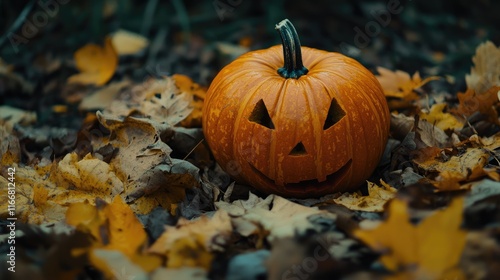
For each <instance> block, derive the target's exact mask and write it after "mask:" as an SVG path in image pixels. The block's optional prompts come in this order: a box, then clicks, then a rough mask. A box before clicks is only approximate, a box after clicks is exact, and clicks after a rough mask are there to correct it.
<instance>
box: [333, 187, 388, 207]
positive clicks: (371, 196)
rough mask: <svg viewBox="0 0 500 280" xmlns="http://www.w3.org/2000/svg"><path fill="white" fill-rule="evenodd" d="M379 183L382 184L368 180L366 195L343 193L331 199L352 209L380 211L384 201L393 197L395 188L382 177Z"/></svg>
mask: <svg viewBox="0 0 500 280" xmlns="http://www.w3.org/2000/svg"><path fill="white" fill-rule="evenodd" d="M380 183H381V185H382V186H377V184H375V183H372V182H368V195H367V196H363V195H361V194H360V193H359V192H355V193H343V194H342V195H341V196H339V197H337V198H334V199H333V201H334V202H335V203H337V204H340V205H344V206H345V207H347V208H349V209H351V210H354V211H369V212H382V211H384V205H385V203H386V202H387V201H389V200H391V199H392V198H394V196H395V195H396V192H397V190H396V189H395V188H393V187H391V186H390V185H388V184H387V183H385V182H384V181H383V180H382V179H381V180H380Z"/></svg>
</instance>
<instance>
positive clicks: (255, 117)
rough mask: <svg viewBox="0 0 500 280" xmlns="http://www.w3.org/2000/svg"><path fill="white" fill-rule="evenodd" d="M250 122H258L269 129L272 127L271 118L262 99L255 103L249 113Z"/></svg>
mask: <svg viewBox="0 0 500 280" xmlns="http://www.w3.org/2000/svg"><path fill="white" fill-rule="evenodd" d="M248 119H249V120H250V121H251V122H255V123H258V124H260V125H263V126H265V127H267V128H269V129H274V123H273V120H271V117H270V116H269V112H268V111H267V108H266V104H264V100H262V99H261V100H259V102H257V104H255V108H253V111H252V113H251V114H250V118H248Z"/></svg>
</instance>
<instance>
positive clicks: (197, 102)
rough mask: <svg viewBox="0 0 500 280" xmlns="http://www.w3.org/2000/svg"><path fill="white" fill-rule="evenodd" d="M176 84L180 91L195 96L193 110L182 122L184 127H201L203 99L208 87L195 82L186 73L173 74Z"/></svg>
mask: <svg viewBox="0 0 500 280" xmlns="http://www.w3.org/2000/svg"><path fill="white" fill-rule="evenodd" d="M172 79H173V80H174V81H175V85H176V86H177V87H178V88H179V90H180V92H187V93H189V94H190V95H192V96H193V99H192V101H191V107H192V108H193V111H192V112H191V113H190V114H189V116H187V118H185V119H184V120H182V121H181V122H180V125H181V126H183V127H201V116H202V108H203V101H204V100H205V96H206V89H205V88H203V87H201V86H200V85H198V84H197V83H194V82H193V80H192V79H191V78H189V77H188V76H186V75H179V74H175V75H172Z"/></svg>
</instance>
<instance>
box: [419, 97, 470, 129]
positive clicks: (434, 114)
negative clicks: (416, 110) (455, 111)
mask: <svg viewBox="0 0 500 280" xmlns="http://www.w3.org/2000/svg"><path fill="white" fill-rule="evenodd" d="M445 108H446V103H439V104H434V105H432V107H431V109H430V111H429V113H424V112H422V113H420V118H421V119H422V120H427V121H428V122H430V123H431V124H433V125H435V126H437V127H439V128H440V129H442V130H447V129H452V130H453V129H461V128H462V127H463V126H464V125H463V123H461V122H460V121H459V120H458V119H457V118H455V116H453V115H452V114H450V113H443V110H444V109H445Z"/></svg>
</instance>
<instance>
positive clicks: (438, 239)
mask: <svg viewBox="0 0 500 280" xmlns="http://www.w3.org/2000/svg"><path fill="white" fill-rule="evenodd" d="M463 203H464V199H463V198H457V199H454V200H453V201H452V202H451V203H450V205H449V206H448V207H447V208H446V209H445V210H440V211H438V212H437V213H434V214H432V215H431V216H429V217H427V218H426V219H424V220H423V221H422V222H420V224H418V226H417V236H416V237H417V239H416V241H417V242H418V261H419V267H420V269H421V270H422V271H425V272H426V273H428V274H430V275H435V276H438V275H441V274H442V273H443V272H445V271H446V270H448V269H450V268H452V267H454V266H455V265H456V264H458V262H459V260H460V257H461V256H462V251H463V249H464V247H465V237H466V232H465V231H463V230H461V229H460V225H461V223H462V210H463Z"/></svg>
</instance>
